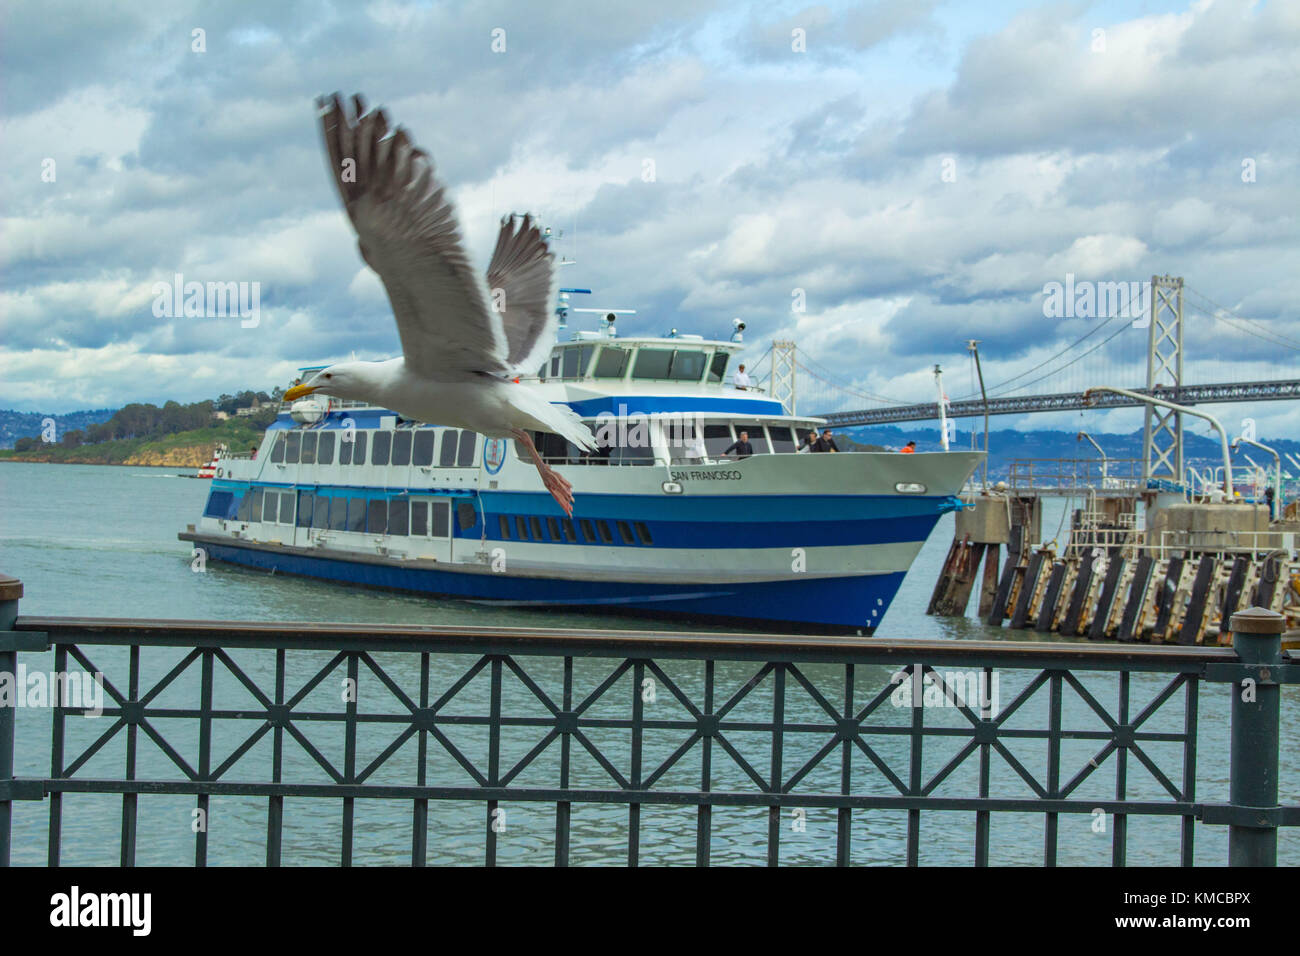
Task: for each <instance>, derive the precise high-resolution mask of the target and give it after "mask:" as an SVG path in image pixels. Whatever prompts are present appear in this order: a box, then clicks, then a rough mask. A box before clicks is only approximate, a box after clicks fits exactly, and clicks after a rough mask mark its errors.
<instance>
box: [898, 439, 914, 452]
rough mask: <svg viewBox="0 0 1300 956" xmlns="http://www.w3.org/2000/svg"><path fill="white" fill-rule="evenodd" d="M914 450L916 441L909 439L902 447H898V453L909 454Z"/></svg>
mask: <svg viewBox="0 0 1300 956" xmlns="http://www.w3.org/2000/svg"><path fill="white" fill-rule="evenodd" d="M915 451H916V442H914V441H910V442H908V443H907V444H906V445H904V446H903V447H902V448H900V449H898V453H899V454H900V455H911V454H913V453H914V452H915Z"/></svg>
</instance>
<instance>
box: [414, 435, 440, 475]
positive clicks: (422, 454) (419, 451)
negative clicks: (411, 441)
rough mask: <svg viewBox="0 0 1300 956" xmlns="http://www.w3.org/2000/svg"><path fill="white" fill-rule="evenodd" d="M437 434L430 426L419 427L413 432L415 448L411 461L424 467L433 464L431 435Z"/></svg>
mask: <svg viewBox="0 0 1300 956" xmlns="http://www.w3.org/2000/svg"><path fill="white" fill-rule="evenodd" d="M435 434H437V433H436V432H434V430H433V429H432V428H421V429H420V430H419V431H417V432H416V433H415V450H414V453H413V455H412V461H413V463H414V464H415V465H418V466H420V467H424V466H427V465H432V464H433V437H434V435H435Z"/></svg>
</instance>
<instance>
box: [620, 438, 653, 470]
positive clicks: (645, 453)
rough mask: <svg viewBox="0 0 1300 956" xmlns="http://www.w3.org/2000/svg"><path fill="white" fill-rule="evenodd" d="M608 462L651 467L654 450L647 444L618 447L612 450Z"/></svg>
mask: <svg viewBox="0 0 1300 956" xmlns="http://www.w3.org/2000/svg"><path fill="white" fill-rule="evenodd" d="M610 461H611V462H612V463H615V464H619V465H653V464H654V463H655V450H654V448H653V447H652V446H651V445H649V444H648V443H647V444H635V445H619V446H618V447H617V448H615V449H614V454H613V455H612V456H611V457H610Z"/></svg>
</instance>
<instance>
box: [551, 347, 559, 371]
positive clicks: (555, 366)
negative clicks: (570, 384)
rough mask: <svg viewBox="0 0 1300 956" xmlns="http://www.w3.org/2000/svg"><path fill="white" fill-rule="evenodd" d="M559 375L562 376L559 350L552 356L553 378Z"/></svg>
mask: <svg viewBox="0 0 1300 956" xmlns="http://www.w3.org/2000/svg"><path fill="white" fill-rule="evenodd" d="M559 374H560V353H559V350H558V349H557V350H556V351H555V353H554V354H553V355H552V356H551V378H555V377H556V376H557V375H559Z"/></svg>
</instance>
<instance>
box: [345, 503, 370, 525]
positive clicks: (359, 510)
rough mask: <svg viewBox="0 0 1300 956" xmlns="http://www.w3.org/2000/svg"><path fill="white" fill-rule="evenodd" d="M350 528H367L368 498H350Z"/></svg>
mask: <svg viewBox="0 0 1300 956" xmlns="http://www.w3.org/2000/svg"><path fill="white" fill-rule="evenodd" d="M348 530H349V531H365V530H366V499H365V498H349V499H348Z"/></svg>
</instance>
